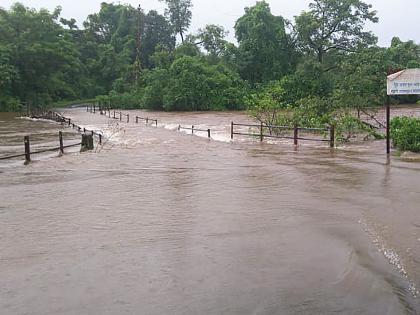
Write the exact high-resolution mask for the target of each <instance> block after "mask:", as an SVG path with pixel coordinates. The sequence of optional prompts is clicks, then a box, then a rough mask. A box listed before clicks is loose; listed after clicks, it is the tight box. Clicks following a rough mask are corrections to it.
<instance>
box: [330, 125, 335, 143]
mask: <svg viewBox="0 0 420 315" xmlns="http://www.w3.org/2000/svg"><path fill="white" fill-rule="evenodd" d="M334 147H335V126H334V125H331V126H330V148H334Z"/></svg>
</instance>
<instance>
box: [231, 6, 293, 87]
mask: <svg viewBox="0 0 420 315" xmlns="http://www.w3.org/2000/svg"><path fill="white" fill-rule="evenodd" d="M235 34H236V38H237V40H238V43H239V48H238V52H237V53H238V57H237V59H238V68H239V70H240V73H241V75H242V77H243V78H244V79H246V80H249V81H250V82H252V83H261V82H267V81H271V80H276V79H280V78H281V77H282V76H283V75H285V74H287V73H289V72H290V71H291V70H292V65H293V63H294V56H295V54H294V50H293V45H292V43H291V40H290V37H289V36H288V34H287V33H286V21H285V20H284V19H283V18H282V17H281V16H274V15H273V14H272V13H271V11H270V7H269V5H268V3H267V2H265V1H258V2H257V3H256V5H255V6H253V7H250V8H246V9H245V15H243V16H242V17H240V18H239V19H238V20H237V21H236V24H235Z"/></svg>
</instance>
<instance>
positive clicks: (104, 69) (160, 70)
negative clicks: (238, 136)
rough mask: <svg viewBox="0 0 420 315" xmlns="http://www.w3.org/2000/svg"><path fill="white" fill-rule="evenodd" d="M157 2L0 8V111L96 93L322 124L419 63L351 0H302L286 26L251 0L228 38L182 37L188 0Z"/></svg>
mask: <svg viewBox="0 0 420 315" xmlns="http://www.w3.org/2000/svg"><path fill="white" fill-rule="evenodd" d="M162 2H163V3H165V4H166V10H165V14H164V15H162V14H160V13H159V12H157V11H154V10H151V11H149V12H144V10H143V9H142V8H141V7H137V8H134V7H132V6H130V5H125V4H115V3H105V2H104V3H102V4H101V8H100V10H99V12H97V13H93V14H90V15H89V16H88V17H87V19H86V21H84V23H83V26H79V25H80V24H78V23H77V21H76V20H74V19H72V18H70V19H64V18H62V17H60V13H61V8H59V7H58V8H57V9H56V10H54V11H53V12H49V11H47V10H34V9H30V8H27V7H25V6H23V5H22V4H19V3H17V4H15V5H14V6H12V7H11V8H10V9H9V10H5V9H0V109H1V110H13V109H16V108H18V107H19V106H21V105H25V104H28V105H31V106H42V105H47V104H50V103H54V102H56V101H60V100H77V99H86V98H90V99H92V98H95V97H96V98H97V100H98V101H101V102H105V101H106V103H107V104H109V102H111V104H112V105H113V106H118V107H126V108H152V109H157V110H214V109H244V108H245V107H248V108H249V109H251V111H252V112H253V113H254V114H256V116H257V117H260V118H261V119H262V117H271V118H270V122H274V121H273V119H274V120H275V119H277V118H278V119H280V118H281V119H285V117H286V118H287V115H284V110H287V111H293V115H291V116H290V117H294V118H293V119H295V118H296V115H301V116H302V117H303V116H305V117H306V118H305V119H306V120H307V121H311V122H316V121H318V123H324V122H327V121H328V120H331V119H334V117H337V116H340V115H342V113H338V112H340V111H341V112H342V111H346V110H348V111H351V110H352V109H362V108H365V107H369V106H374V105H378V104H381V103H382V102H383V96H384V93H385V92H384V91H385V80H384V79H385V76H386V73H387V71H388V70H389V69H404V68H407V67H408V68H410V67H419V66H420V47H419V45H417V44H416V43H415V42H413V41H407V42H403V41H401V40H400V39H399V38H394V39H393V40H392V43H391V46H390V47H389V48H385V47H378V46H377V45H376V38H375V36H374V35H373V34H372V33H371V32H368V31H366V30H365V28H364V27H365V24H366V23H368V22H369V23H371V22H373V23H375V22H377V21H378V19H377V17H376V12H375V11H374V10H373V9H372V7H371V6H370V5H368V4H366V3H364V2H363V1H362V0H312V2H311V3H310V5H309V8H308V10H307V11H304V12H302V13H301V14H300V15H299V16H297V17H295V19H294V21H292V22H291V21H287V20H286V19H284V18H283V17H282V16H279V15H274V14H273V13H272V12H271V10H270V6H269V5H268V3H267V2H265V1H257V2H256V3H255V5H254V6H251V7H248V8H245V10H244V14H243V16H241V17H240V18H239V19H238V20H237V21H236V23H235V36H236V39H237V44H235V43H231V42H229V41H227V39H226V34H227V32H226V31H225V29H224V28H223V27H222V26H219V25H214V24H210V25H205V26H203V27H202V28H201V29H199V31H198V32H196V33H191V32H190V33H189V31H188V30H189V26H190V24H191V19H192V13H191V7H192V1H191V0H162ZM177 36H179V37H180V42H178V44H177V41H176V38H177ZM400 100H401V101H416V98H413V97H411V98H410V97H404V98H400ZM282 110H283V112H282V113H283V114H281V115H283V116H284V117H280V116H281V115H280V114H278V115H280V116H278V115H277V114H276V115H274V116H273V113H280V112H281V111H282ZM258 111H261V112H259V114H258V113H257V112H258ZM337 113H338V114H337ZM311 115H312V116H311ZM317 117H322V119H318V118H317ZM267 119H268V118H267ZM302 119H303V118H302Z"/></svg>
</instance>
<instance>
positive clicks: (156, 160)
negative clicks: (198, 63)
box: [0, 109, 420, 315]
mask: <svg viewBox="0 0 420 315" xmlns="http://www.w3.org/2000/svg"><path fill="white" fill-rule="evenodd" d="M63 112H64V115H65V116H66V117H70V118H72V121H74V122H77V123H78V124H80V125H81V126H84V127H86V128H88V129H97V130H103V131H104V133H105V135H106V137H107V140H106V141H105V145H104V146H103V147H102V148H100V149H99V148H98V149H97V150H95V152H90V153H83V154H79V153H78V152H77V150H75V151H70V152H68V151H67V154H65V155H64V156H63V157H60V158H58V157H55V156H50V155H49V156H39V157H34V162H33V163H31V164H30V165H29V166H23V163H22V161H21V160H17V161H14V162H8V163H3V162H2V161H0V196H1V199H0V314H2V315H9V314H31V315H32V314H42V315H46V314H66V315H67V314H72V315H73V314H74V315H76V314H77V315H79V314H101V315H102V314H378V315H383V314H389V315H391V314H392V315H394V314H418V313H419V312H420V302H419V297H418V295H419V292H418V290H419V287H420V164H418V163H408V162H404V161H401V160H399V159H398V158H397V157H395V156H393V157H391V158H390V159H389V160H388V159H387V158H386V156H385V155H384V142H383V141H378V142H369V143H364V144H360V145H349V146H342V147H339V148H338V149H335V150H331V149H330V148H328V145H327V144H322V143H321V144H313V143H304V144H302V145H300V146H299V147H297V148H294V146H293V145H292V143H290V142H289V141H286V142H279V143H275V144H273V143H262V144H261V143H259V142H258V141H255V140H252V139H237V140H235V141H234V142H230V139H229V124H230V121H232V120H233V121H238V122H244V121H245V122H246V121H249V118H247V117H246V115H245V114H241V113H177V114H169V113H140V112H131V113H130V115H132V117H134V116H135V115H136V114H137V115H140V114H141V115H149V116H150V117H153V118H157V119H158V120H159V125H158V127H157V128H156V127H152V126H145V125H144V124H135V123H134V122H133V120H132V121H131V122H130V123H129V124H127V123H124V122H121V123H120V122H118V121H116V120H113V119H108V118H106V117H104V116H100V115H98V114H96V115H94V114H90V113H87V112H86V110H85V109H68V110H64V111H63ZM0 121H1V123H0V132H1V134H0V147H1V151H0V153H1V154H6V153H5V152H7V151H13V152H16V151H18V150H19V149H18V147H19V146H21V145H22V144H21V139H20V137H21V136H22V135H23V134H26V133H32V134H37V133H38V132H40V131H43V132H44V136H43V137H44V138H43V137H41V138H39V141H40V143H41V142H42V141H41V140H46V139H47V140H48V141H56V140H55V137H56V132H57V131H58V129H59V128H60V126H59V125H57V124H54V123H49V122H44V121H28V120H21V119H14V118H13V117H11V116H6V115H4V114H0ZM179 123H181V124H183V125H188V124H194V125H196V126H197V128H200V127H203V128H211V129H212V130H214V138H215V139H216V140H211V141H210V140H208V139H206V138H205V134H204V135H202V136H200V135H199V136H191V135H187V134H186V133H182V132H181V133H178V132H176V131H174V130H172V129H176V126H177V125H178V124H179ZM6 125H7V126H8V128H5V127H4V126H6ZM23 125H24V126H23ZM13 126H15V127H13ZM2 127H3V128H2ZM14 128H15V129H14ZM67 132H68V135H67V138H66V139H67V140H66V141H75V140H77V139H78V137H79V136H78V135H77V134H75V133H73V132H72V131H71V130H67ZM10 134H12V136H10ZM45 134H46V135H45ZM44 142H45V141H44ZM55 155H56V154H55Z"/></svg>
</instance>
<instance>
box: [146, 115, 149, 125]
mask: <svg viewBox="0 0 420 315" xmlns="http://www.w3.org/2000/svg"><path fill="white" fill-rule="evenodd" d="M148 124H149V117H146V125H148Z"/></svg>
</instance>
